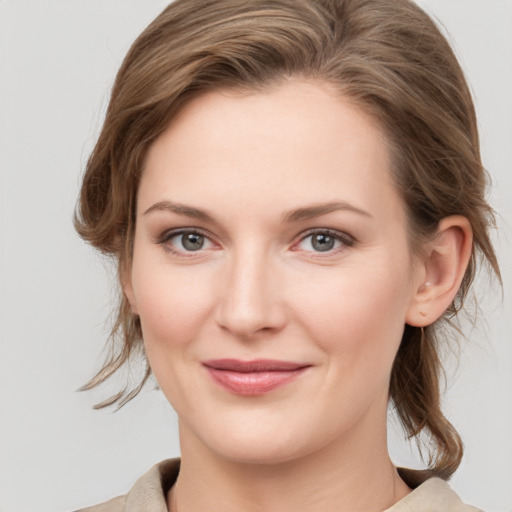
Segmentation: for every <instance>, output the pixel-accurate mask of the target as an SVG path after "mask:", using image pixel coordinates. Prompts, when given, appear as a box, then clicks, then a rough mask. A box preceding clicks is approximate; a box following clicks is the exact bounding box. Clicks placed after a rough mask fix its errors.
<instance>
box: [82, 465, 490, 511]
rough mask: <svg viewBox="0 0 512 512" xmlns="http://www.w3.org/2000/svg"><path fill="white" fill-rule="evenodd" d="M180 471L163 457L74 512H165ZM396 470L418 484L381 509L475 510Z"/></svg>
mask: <svg viewBox="0 0 512 512" xmlns="http://www.w3.org/2000/svg"><path fill="white" fill-rule="evenodd" d="M179 470H180V460H179V459H169V460H165V461H163V462H161V463H160V464H157V465H156V466H153V467H152V468H151V469H150V470H149V471H148V472H147V473H146V474H144V475H143V476H142V477H140V478H139V479H138V480H137V481H136V482H135V484H134V486H133V487H132V488H131V489H130V491H129V492H128V494H126V495H125V496H118V497H117V498H114V499H112V500H110V501H107V502H105V503H102V504H100V505H96V506H94V507H88V508H84V509H81V510H79V511H77V512H167V504H166V493H167V491H168V490H169V489H170V488H171V487H172V485H173V484H174V482H175V481H176V478H177V477H178V473H179ZM399 472H400V476H401V477H402V478H403V479H404V480H405V482H406V483H407V484H408V485H409V486H410V487H416V486H417V487H416V488H415V489H414V490H413V491H412V492H411V493H410V494H408V495H407V496H406V497H405V498H403V499H401V500H400V501H399V502H398V503H396V504H395V505H393V506H392V507H391V508H388V509H387V510H385V511H384V512H478V509H476V508H474V507H471V506H469V505H465V504H464V503H462V501H461V500H460V498H459V497H458V496H457V495H456V494H455V492H453V491H452V489H450V487H449V485H448V484H447V483H446V482H445V481H444V480H441V479H440V478H427V479H426V480H425V473H424V472H418V471H412V470H407V469H400V470H399ZM423 480H424V481H423ZM480 512H481V511H480Z"/></svg>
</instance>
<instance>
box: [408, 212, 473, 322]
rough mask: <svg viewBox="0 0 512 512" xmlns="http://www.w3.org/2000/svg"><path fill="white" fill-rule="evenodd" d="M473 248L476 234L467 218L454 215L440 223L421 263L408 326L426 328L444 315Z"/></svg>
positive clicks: (409, 312) (456, 290)
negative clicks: (419, 277)
mask: <svg viewBox="0 0 512 512" xmlns="http://www.w3.org/2000/svg"><path fill="white" fill-rule="evenodd" d="M472 247H473V231H472V229H471V224H470V223H469V221H468V219H466V217H463V216H461V215H453V216H450V217H445V218H444V219H443V220H441V222H440V223H439V226H438V229H437V234H436V236H435V238H434V240H433V241H432V242H430V243H429V244H428V250H427V253H426V256H425V257H424V259H423V260H422V261H421V267H422V268H421V272H420V273H419V275H421V276H422V277H421V283H419V284H417V289H416V290H415V291H414V294H413V297H412V300H411V303H410V306H409V309H408V311H407V316H406V323H407V324H409V325H412V326H415V327H425V326H427V325H430V324H432V323H434V322H435V321H436V320H437V319H438V318H440V317H441V316H442V315H443V313H444V312H445V311H446V309H447V308H448V307H449V306H450V304H451V302H452V301H453V299H454V298H455V295H456V294H457V292H458V290H459V287H460V284H461V282H462V279H463V277H464V273H465V272H466V268H467V266H468V263H469V258H470V256H471V251H472Z"/></svg>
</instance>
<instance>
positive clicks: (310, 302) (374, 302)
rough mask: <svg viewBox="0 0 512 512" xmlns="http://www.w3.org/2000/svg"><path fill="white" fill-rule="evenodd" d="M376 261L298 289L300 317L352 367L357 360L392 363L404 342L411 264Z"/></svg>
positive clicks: (376, 365)
mask: <svg viewBox="0 0 512 512" xmlns="http://www.w3.org/2000/svg"><path fill="white" fill-rule="evenodd" d="M375 261H378V264H376V265H373V266H372V265H370V264H367V265H361V266H358V267H357V268H344V269H342V270H340V272H338V273H337V274H336V275H331V276H330V279H327V278H326V279H324V280H320V281H317V282H316V285H315V286H308V287H304V288H302V287H297V288H296V290H295V293H294V296H295V298H296V300H297V307H296V308H295V309H296V310H297V311H298V315H297V317H298V319H299V320H298V321H300V322H302V324H303V325H304V326H305V327H306V328H307V329H308V330H309V334H310V336H311V337H312V338H314V339H315V340H316V342H317V344H318V345H319V346H320V347H321V348H322V349H323V350H324V352H326V353H328V354H336V355H339V356H340V357H338V358H335V359H334V360H335V361H336V362H337V364H340V365H343V366H346V367H351V368H353V367H354V364H355V362H356V360H357V362H359V363H360V364H358V365H357V366H358V367H361V365H363V366H366V367H368V366H370V367H374V368H381V367H386V368H387V367H390V366H391V364H392V361H393V359H394V355H395V353H396V351H397V350H398V346H399V344H400V341H401V337H402V333H403V329H404V324H405V316H406V311H407V304H408V289H409V285H408V277H407V275H406V271H404V269H408V267H407V266H402V265H400V264H399V262H396V261H394V260H393V257H389V258H385V257H383V256H381V257H379V258H375ZM299 303H300V304H299ZM383 358H385V359H386V360H387V365H383V364H382V363H383Z"/></svg>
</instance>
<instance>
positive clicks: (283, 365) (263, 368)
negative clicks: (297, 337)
mask: <svg viewBox="0 0 512 512" xmlns="http://www.w3.org/2000/svg"><path fill="white" fill-rule="evenodd" d="M203 365H204V366H206V367H208V368H213V369H215V370H226V371H232V372H240V373H252V372H279V371H293V370H299V369H300V368H305V367H307V366H311V365H309V364H305V363H296V362H292V361H279V360H275V359H255V360H252V361H241V360H239V359H210V360H208V361H203Z"/></svg>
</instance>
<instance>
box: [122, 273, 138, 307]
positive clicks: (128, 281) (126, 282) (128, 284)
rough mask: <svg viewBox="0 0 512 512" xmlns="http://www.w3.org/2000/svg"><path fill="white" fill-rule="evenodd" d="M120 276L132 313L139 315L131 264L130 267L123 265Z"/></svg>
mask: <svg viewBox="0 0 512 512" xmlns="http://www.w3.org/2000/svg"><path fill="white" fill-rule="evenodd" d="M119 277H120V280H121V287H122V289H123V293H124V295H125V297H126V298H127V299H128V302H129V304H130V307H131V308H132V313H133V314H134V315H138V314H139V311H138V310H137V302H136V301H135V294H134V293H133V286H132V276H131V272H130V265H128V268H126V267H125V266H123V268H122V269H120V271H119Z"/></svg>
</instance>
